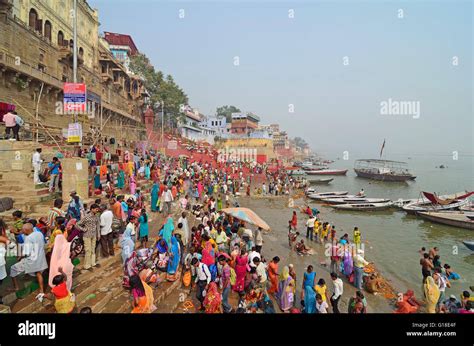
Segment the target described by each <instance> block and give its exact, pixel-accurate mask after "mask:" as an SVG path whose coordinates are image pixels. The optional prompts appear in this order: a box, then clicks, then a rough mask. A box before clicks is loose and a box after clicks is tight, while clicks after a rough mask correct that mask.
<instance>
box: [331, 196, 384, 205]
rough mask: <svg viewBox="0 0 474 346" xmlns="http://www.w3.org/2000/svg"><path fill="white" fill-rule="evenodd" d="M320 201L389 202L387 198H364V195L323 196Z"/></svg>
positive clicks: (338, 202) (341, 202)
mask: <svg viewBox="0 0 474 346" xmlns="http://www.w3.org/2000/svg"><path fill="white" fill-rule="evenodd" d="M322 201H323V202H324V203H328V204H353V203H385V202H391V201H390V200H389V199H387V198H366V197H343V198H323V199H322Z"/></svg>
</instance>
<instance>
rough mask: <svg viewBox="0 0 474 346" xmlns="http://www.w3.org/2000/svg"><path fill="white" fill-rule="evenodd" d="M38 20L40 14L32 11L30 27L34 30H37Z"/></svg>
mask: <svg viewBox="0 0 474 346" xmlns="http://www.w3.org/2000/svg"><path fill="white" fill-rule="evenodd" d="M37 20H38V12H36V10H35V9H34V8H32V9H31V10H30V16H29V22H28V26H29V27H30V28H32V29H34V30H36V22H37Z"/></svg>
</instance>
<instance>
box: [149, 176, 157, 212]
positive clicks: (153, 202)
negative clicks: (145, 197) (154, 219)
mask: <svg viewBox="0 0 474 346" xmlns="http://www.w3.org/2000/svg"><path fill="white" fill-rule="evenodd" d="M158 190H159V187H158V184H157V183H156V182H154V183H153V187H152V188H151V201H150V203H151V211H152V212H156V211H158V210H157V208H156V205H157V204H158Z"/></svg>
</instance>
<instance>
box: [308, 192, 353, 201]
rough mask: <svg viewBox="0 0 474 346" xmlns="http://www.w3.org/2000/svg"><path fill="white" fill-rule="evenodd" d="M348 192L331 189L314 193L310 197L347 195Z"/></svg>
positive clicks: (318, 198) (317, 198) (320, 197)
mask: <svg viewBox="0 0 474 346" xmlns="http://www.w3.org/2000/svg"><path fill="white" fill-rule="evenodd" d="M347 194H348V192H347V191H331V192H319V193H313V194H311V195H309V196H308V197H309V198H311V199H315V200H320V199H322V198H324V197H332V196H346V195H347Z"/></svg>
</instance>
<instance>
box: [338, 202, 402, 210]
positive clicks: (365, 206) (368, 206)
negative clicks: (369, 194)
mask: <svg viewBox="0 0 474 346" xmlns="http://www.w3.org/2000/svg"><path fill="white" fill-rule="evenodd" d="M392 204H393V202H392V201H388V202H383V203H351V204H338V205H333V206H332V207H333V208H334V209H336V210H349V211H378V210H385V209H389V208H390V207H391V206H392Z"/></svg>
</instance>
